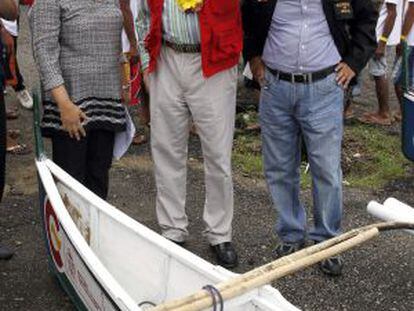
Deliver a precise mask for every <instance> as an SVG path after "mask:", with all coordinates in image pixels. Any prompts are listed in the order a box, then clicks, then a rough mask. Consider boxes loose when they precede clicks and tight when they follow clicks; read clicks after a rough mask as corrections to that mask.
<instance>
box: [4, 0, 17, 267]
mask: <svg viewBox="0 0 414 311" xmlns="http://www.w3.org/2000/svg"><path fill="white" fill-rule="evenodd" d="M0 17H1V18H5V19H9V20H13V19H16V18H17V5H16V2H15V1H14V0H1V1H0ZM3 65H4V52H3V44H2V43H1V41H0V201H1V199H2V197H3V190H4V175H5V170H6V108H5V103H4V97H3V90H4V70H3ZM12 256H13V252H12V251H11V250H10V249H8V248H7V247H5V246H1V245H0V260H8V259H10V258H11V257H12Z"/></svg>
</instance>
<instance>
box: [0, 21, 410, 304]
mask: <svg viewBox="0 0 414 311" xmlns="http://www.w3.org/2000/svg"><path fill="white" fill-rule="evenodd" d="M22 27H23V33H22V35H21V37H20V38H19V45H20V47H19V59H20V65H21V67H22V72H23V73H24V76H25V78H26V81H27V86H28V87H29V88H31V87H33V86H35V85H36V84H37V79H38V77H37V74H36V70H35V67H34V65H33V60H32V57H31V51H30V44H29V37H28V30H27V20H26V18H23V20H22ZM11 93H13V92H12V91H11V92H9V94H10V95H8V96H7V102H8V105H9V106H13V105H14V106H17V103H16V99H15V97H14V95H13V94H11ZM394 101H395V100H394ZM374 103H375V99H374V95H373V89H372V82H371V81H369V79H367V78H365V79H364V96H363V98H362V99H361V100H360V101H359V103H358V105H357V107H356V108H357V109H356V110H357V111H361V110H367V109H368V108H369V107H372V106H373V105H374ZM31 118H32V114H31V112H29V111H25V110H23V109H20V117H19V119H18V120H17V121H12V122H10V123H9V128H13V129H20V130H21V131H22V138H21V140H22V142H24V143H27V144H29V145H31V146H33V144H34V143H33V135H32V126H31ZM190 145H191V147H190V150H191V155H190V160H189V168H190V169H189V178H188V179H189V180H188V201H187V210H188V213H189V217H190V220H191V227H190V232H191V234H192V235H191V238H190V240H189V242H188V244H187V246H186V247H187V248H188V249H189V250H190V251H192V252H194V253H196V254H197V255H199V256H201V257H203V258H205V259H206V260H209V261H213V260H214V258H213V256H212V254H211V253H210V251H209V248H208V244H207V242H206V241H204V240H203V239H201V231H202V229H203V223H202V219H201V215H202V208H203V203H204V202H203V200H204V181H203V172H202V161H201V154H200V146H199V144H198V141H197V140H196V139H192V141H191V142H190ZM33 159H34V155H33V153H32V154H30V155H27V156H10V155H9V156H8V169H7V174H8V175H7V189H6V197H5V199H4V201H3V202H2V204H1V206H0V241H1V243H3V244H6V245H10V246H12V247H13V248H14V249H15V250H16V255H15V257H14V258H13V260H11V261H10V262H0V310H1V311H3V310H4V311H8V310H33V311H35V310H74V307H73V306H72V304H71V303H70V301H69V300H68V298H67V297H66V296H65V294H64V293H63V291H62V290H61V289H60V288H59V285H58V284H57V283H56V281H55V280H54V278H53V277H52V276H51V275H50V274H49V272H48V265H47V259H46V255H45V246H44V241H43V238H42V229H41V228H42V227H41V224H40V216H39V207H38V195H37V180H36V173H35V166H34V162H33ZM413 194H414V176H413V177H412V178H408V179H406V180H395V181H393V182H390V183H389V184H388V185H387V186H386V187H384V188H383V189H376V190H375V191H367V190H364V191H362V190H359V189H354V188H346V189H345V193H344V198H345V205H344V230H349V229H351V228H355V227H359V226H362V225H365V224H369V223H372V222H374V221H375V220H374V219H373V218H371V217H370V216H369V215H367V213H366V205H367V203H368V202H369V201H370V200H372V199H375V200H380V201H381V200H383V199H384V198H386V197H389V196H394V197H396V198H398V199H400V200H402V201H405V202H407V203H409V204H412V205H414V195H413ZM303 195H304V202H305V203H306V204H307V206H310V205H311V199H310V193H309V192H308V191H304V194H303ZM154 197H155V188H154V179H153V175H152V163H151V159H150V155H149V149H148V145H144V146H140V147H134V148H132V149H131V150H130V152H129V154H128V155H127V156H126V157H125V158H124V159H122V160H121V161H119V162H117V163H115V164H114V168H113V170H112V176H111V193H110V198H109V201H110V202H111V203H113V204H114V205H115V206H117V207H119V208H120V209H122V210H123V211H124V212H126V213H127V214H129V215H131V216H132V217H134V218H135V219H137V220H138V221H140V222H142V223H144V224H145V225H147V226H149V227H150V228H153V229H154V230H157V229H158V228H157V224H156V219H155V212H154ZM235 199H236V204H235V220H234V242H235V244H236V246H237V248H238V250H239V255H240V266H239V268H237V270H236V271H237V272H245V271H248V270H250V269H252V268H253V267H256V266H259V265H262V264H265V263H267V262H269V261H271V260H272V259H274V256H273V254H272V251H273V248H274V247H275V245H276V243H277V239H276V238H275V236H274V234H273V224H274V219H275V217H276V215H275V213H274V212H273V210H272V208H271V202H270V199H269V195H268V192H267V189H266V186H265V184H264V183H263V181H262V180H254V179H249V178H244V177H242V176H239V175H237V174H236V176H235ZM344 258H345V261H346V266H345V270H344V275H343V276H341V277H339V278H327V277H326V276H324V275H322V274H321V273H320V272H319V270H318V269H316V268H309V269H307V270H305V271H303V272H300V273H298V274H296V275H294V276H290V277H287V278H284V279H282V280H280V281H278V282H277V283H276V284H274V286H275V287H276V288H277V289H278V290H280V291H281V293H282V294H283V295H284V296H285V297H286V298H287V299H288V300H289V301H291V302H292V303H293V304H295V305H296V306H298V307H299V308H301V309H302V310H343V311H345V310H348V311H350V310H355V311H360V310H378V311H380V310H383V311H389V310H400V311H404V310H405V311H412V310H414V260H413V258H414V238H413V236H409V235H407V234H404V233H395V232H394V233H387V234H385V235H382V236H381V237H380V238H378V239H376V240H374V241H372V242H369V243H368V244H366V245H364V246H362V247H359V248H358V249H355V250H353V251H351V252H349V253H347V254H346V255H345V256H344Z"/></svg>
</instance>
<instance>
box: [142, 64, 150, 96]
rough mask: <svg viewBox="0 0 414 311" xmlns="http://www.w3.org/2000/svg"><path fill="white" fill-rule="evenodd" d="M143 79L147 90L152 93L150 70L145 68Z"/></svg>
mask: <svg viewBox="0 0 414 311" xmlns="http://www.w3.org/2000/svg"><path fill="white" fill-rule="evenodd" d="M142 80H143V81H144V87H145V91H146V92H147V93H148V94H149V93H150V83H149V70H148V69H145V70H144V72H143V73H142Z"/></svg>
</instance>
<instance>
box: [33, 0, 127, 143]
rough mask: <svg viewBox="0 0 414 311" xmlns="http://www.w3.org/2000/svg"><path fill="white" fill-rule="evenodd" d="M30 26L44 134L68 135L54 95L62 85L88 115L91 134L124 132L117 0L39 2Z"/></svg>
mask: <svg viewBox="0 0 414 311" xmlns="http://www.w3.org/2000/svg"><path fill="white" fill-rule="evenodd" d="M30 24H31V29H32V37H33V51H34V56H35V60H36V63H37V65H38V68H39V72H40V77H41V84H42V93H43V108H44V113H43V121H42V130H43V134H44V135H45V136H51V135H54V134H56V133H62V131H63V129H62V123H61V121H60V112H59V108H58V106H57V105H56V103H55V102H54V101H53V98H52V96H51V92H50V91H51V90H52V89H54V88H56V87H58V86H60V85H64V86H65V87H66V90H67V91H68V94H69V96H70V98H71V100H72V101H73V102H74V103H75V104H76V105H78V106H79V107H80V108H81V109H82V111H84V112H85V114H86V115H87V116H88V119H87V120H86V121H85V122H84V124H83V125H84V127H85V129H86V130H87V131H88V130H93V129H100V130H101V129H103V130H109V131H123V130H125V127H126V119H125V109H124V107H123V105H122V102H121V76H120V64H119V58H120V55H121V31H122V24H123V19H122V13H121V11H120V9H119V3H118V0H36V2H35V4H34V6H33V9H32V12H31V15H30Z"/></svg>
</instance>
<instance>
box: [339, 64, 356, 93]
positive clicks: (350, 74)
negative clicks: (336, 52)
mask: <svg viewBox="0 0 414 311" xmlns="http://www.w3.org/2000/svg"><path fill="white" fill-rule="evenodd" d="M335 72H336V82H337V83H338V85H339V86H342V87H343V88H344V89H347V88H348V86H349V83H350V82H351V80H352V79H353V78H354V77H355V76H356V74H355V72H354V71H353V70H352V69H351V67H349V66H348V65H347V64H346V63H344V62H341V63H339V65H338V66H336V68H335Z"/></svg>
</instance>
